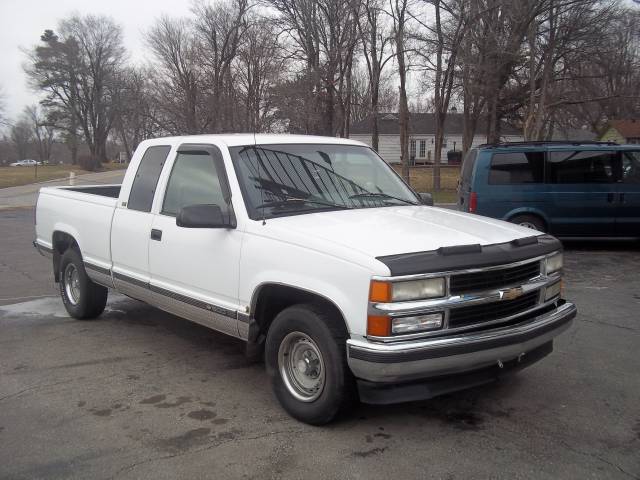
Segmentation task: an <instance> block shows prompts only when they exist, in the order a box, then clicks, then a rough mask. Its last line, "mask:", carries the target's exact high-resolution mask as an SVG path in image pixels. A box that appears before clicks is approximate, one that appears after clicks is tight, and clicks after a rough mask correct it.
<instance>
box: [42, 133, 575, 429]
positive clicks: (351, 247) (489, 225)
mask: <svg viewBox="0 0 640 480" xmlns="http://www.w3.org/2000/svg"><path fill="white" fill-rule="evenodd" d="M429 203H432V202H430V201H429V198H428V196H427V195H424V194H422V195H420V194H416V193H415V192H414V191H412V190H411V188H409V187H408V186H407V185H406V184H405V183H404V182H403V181H402V180H401V179H400V178H399V177H398V175H396V174H395V172H394V171H393V169H392V168H391V167H389V166H388V165H387V164H386V163H385V162H384V161H382V160H381V159H380V157H378V155H377V154H376V153H375V152H374V151H373V150H371V149H370V148H369V147H367V146H366V145H364V144H362V143H359V142H356V141H350V140H344V139H337V138H326V137H312V136H294V135H244V134H238V135H204V136H192V137H173V138H160V139H155V140H147V141H144V142H142V143H141V144H140V146H139V147H138V149H137V150H136V153H135V155H134V156H133V158H132V160H131V164H130V166H129V168H128V170H127V173H126V176H125V178H124V181H123V183H122V185H107V186H104V185H102V186H82V187H73V186H72V187H46V188H42V189H41V190H40V195H39V198H38V203H37V208H36V240H35V242H34V245H35V247H36V248H37V249H38V250H39V251H40V253H42V254H44V255H47V256H51V257H52V259H53V273H54V278H55V281H56V282H59V285H60V294H61V296H62V300H63V302H64V305H65V306H66V308H67V311H68V312H69V314H70V315H72V316H73V317H76V318H79V319H89V318H95V317H96V316H98V315H100V313H102V311H103V309H104V307H105V303H106V301H107V292H108V289H114V290H117V291H119V292H121V293H123V294H125V295H128V296H130V297H133V298H136V299H139V300H142V301H144V302H147V303H149V304H151V305H154V306H156V307H158V308H161V309H162V310H166V311H168V312H171V313H173V314H175V315H178V316H180V317H184V318H186V319H188V320H191V321H194V322H197V323H200V324H202V325H205V326H207V327H210V328H213V329H215V330H218V331H220V332H224V333H227V334H229V335H233V336H235V337H238V338H241V339H243V340H245V341H246V342H247V350H248V352H251V354H252V355H254V356H258V355H261V354H264V359H265V363H266V367H267V372H268V374H269V375H270V377H271V379H272V384H273V388H274V390H275V394H276V396H277V398H278V400H279V401H280V403H281V404H282V406H283V407H284V408H285V409H286V411H287V412H289V413H290V414H291V415H292V416H294V417H295V418H297V419H300V420H302V421H305V422H308V423H312V424H322V423H326V422H328V421H330V420H331V419H333V418H334V417H335V416H336V414H338V413H339V412H340V411H342V410H344V409H345V408H346V407H348V406H349V405H351V404H353V402H354V401H355V400H357V399H358V398H359V399H360V400H361V401H363V402H368V403H378V404H386V403H392V402H401V401H411V400H418V399H426V398H430V397H433V396H435V395H439V394H442V393H446V392H451V391H454V390H459V389H463V388H466V387H469V386H474V385H479V384H482V383H486V382H490V381H493V380H495V379H497V378H499V377H501V376H502V375H504V374H506V373H509V372H513V371H515V370H518V369H521V368H523V367H525V366H527V365H530V364H531V363H533V362H536V361H537V360H539V359H541V358H542V357H544V356H545V355H547V354H549V353H550V352H551V351H552V346H553V339H554V337H556V336H557V335H558V334H560V333H561V332H562V331H564V330H566V329H567V328H568V327H569V325H570V323H571V321H572V319H573V318H574V317H575V315H576V307H575V306H574V305H573V304H571V303H569V302H567V301H565V300H564V299H563V298H562V280H561V274H562V246H561V244H560V243H559V242H558V241H557V240H556V239H555V238H553V237H551V236H549V235H544V234H542V233H540V232H537V231H535V230H530V229H528V228H524V227H519V226H516V225H512V224H509V223H506V222H502V221H498V220H493V219H489V218H484V217H480V216H476V215H472V214H466V213H460V212H456V211H452V210H446V209H441V208H435V207H433V206H431V205H428V204H429ZM425 204H426V205H425Z"/></svg>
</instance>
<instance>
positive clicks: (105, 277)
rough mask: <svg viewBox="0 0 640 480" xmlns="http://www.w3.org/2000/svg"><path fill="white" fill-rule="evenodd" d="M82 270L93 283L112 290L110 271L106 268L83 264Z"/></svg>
mask: <svg viewBox="0 0 640 480" xmlns="http://www.w3.org/2000/svg"><path fill="white" fill-rule="evenodd" d="M84 269H85V270H86V271H87V275H89V278H90V279H91V280H93V281H94V282H96V283H98V284H100V285H102V286H104V287H108V288H113V279H112V278H111V270H109V269H108V268H103V267H99V266H98V265H94V264H92V263H88V262H84Z"/></svg>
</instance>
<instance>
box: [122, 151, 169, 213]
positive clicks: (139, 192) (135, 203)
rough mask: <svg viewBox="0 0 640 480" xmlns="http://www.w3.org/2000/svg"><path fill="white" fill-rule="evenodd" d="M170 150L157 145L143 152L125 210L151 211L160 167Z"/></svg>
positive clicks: (160, 170)
mask: <svg viewBox="0 0 640 480" xmlns="http://www.w3.org/2000/svg"><path fill="white" fill-rule="evenodd" d="M170 150H171V147H170V146H168V145H159V146H155V147H149V148H147V150H146V151H145V152H144V155H143V156H142V160H140V165H139V166H138V171H137V172H136V176H135V178H134V179H133V185H132V186H131V193H129V201H128V202H127V208H129V209H130V210H139V211H141V212H150V211H151V204H152V203H153V196H154V194H155V193H156V185H157V184H158V177H159V176H160V172H162V167H163V165H164V162H165V160H166V159H167V155H169V151H170Z"/></svg>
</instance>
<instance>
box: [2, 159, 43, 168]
mask: <svg viewBox="0 0 640 480" xmlns="http://www.w3.org/2000/svg"><path fill="white" fill-rule="evenodd" d="M36 165H42V162H38V161H36V160H18V161H17V162H13V163H10V164H9V166H10V167H35V166H36Z"/></svg>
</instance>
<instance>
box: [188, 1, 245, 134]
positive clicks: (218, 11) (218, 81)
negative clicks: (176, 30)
mask: <svg viewBox="0 0 640 480" xmlns="http://www.w3.org/2000/svg"><path fill="white" fill-rule="evenodd" d="M248 10H249V3H248V1H247V0H230V1H228V2H218V3H216V4H215V5H212V4H206V3H202V2H200V3H198V4H196V6H195V7H194V14H195V17H196V20H195V33H196V38H197V40H198V56H197V58H198V63H199V64H200V65H201V66H202V68H203V74H204V77H205V78H206V82H207V85H206V87H207V89H208V102H207V103H208V105H207V106H208V108H209V110H210V113H211V115H210V116H209V118H208V119H207V124H206V129H207V131H212V132H219V131H225V130H228V129H229V125H232V124H233V121H231V122H229V121H228V122H226V123H225V121H224V120H225V117H226V119H227V120H229V118H230V117H233V115H234V114H235V106H234V105H233V102H225V101H223V98H224V97H225V92H226V93H227V94H231V95H233V89H230V88H229V87H230V80H231V66H232V63H233V61H234V60H235V58H236V56H237V54H238V47H239V45H240V40H241V38H242V37H243V36H244V34H245V32H246V30H247V28H248V22H247V19H246V15H247V11H248ZM231 95H230V96H231Z"/></svg>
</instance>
